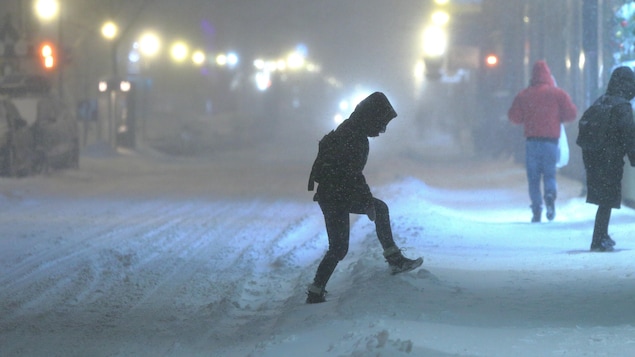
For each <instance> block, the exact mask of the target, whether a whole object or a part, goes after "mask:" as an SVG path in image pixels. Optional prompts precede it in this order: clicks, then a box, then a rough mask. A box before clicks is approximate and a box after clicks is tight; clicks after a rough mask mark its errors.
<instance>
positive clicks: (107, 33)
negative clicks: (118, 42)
mask: <svg viewBox="0 0 635 357" xmlns="http://www.w3.org/2000/svg"><path fill="white" fill-rule="evenodd" d="M118 32H119V28H118V27H117V24H115V23H114V22H112V21H106V22H105V23H104V24H103V25H102V27H101V35H102V36H104V38H105V39H107V40H109V41H112V40H114V39H115V38H116V37H117V34H118Z"/></svg>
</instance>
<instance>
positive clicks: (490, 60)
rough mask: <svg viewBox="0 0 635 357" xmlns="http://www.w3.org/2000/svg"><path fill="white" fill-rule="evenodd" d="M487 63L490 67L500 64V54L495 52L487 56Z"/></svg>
mask: <svg viewBox="0 0 635 357" xmlns="http://www.w3.org/2000/svg"><path fill="white" fill-rule="evenodd" d="M485 64H486V65H487V66H488V67H496V66H497V65H498V56H496V55H494V54H490V55H488V56H487V57H485Z"/></svg>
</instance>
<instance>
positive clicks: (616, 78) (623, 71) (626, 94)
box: [606, 66, 635, 101]
mask: <svg viewBox="0 0 635 357" xmlns="http://www.w3.org/2000/svg"><path fill="white" fill-rule="evenodd" d="M606 94H607V95H613V96H617V97H622V98H624V99H626V100H629V101H630V100H631V99H633V97H635V73H633V70H632V69H631V68H630V67H626V66H622V67H618V68H616V69H615V70H614V71H613V73H612V74H611V79H610V80H609V84H608V86H607V88H606Z"/></svg>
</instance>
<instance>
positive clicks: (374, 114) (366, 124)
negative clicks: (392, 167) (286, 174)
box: [309, 92, 397, 207]
mask: <svg viewBox="0 0 635 357" xmlns="http://www.w3.org/2000/svg"><path fill="white" fill-rule="evenodd" d="M396 116H397V113H396V112H395V110H394V109H393V107H392V105H391V104H390V102H389V101H388V99H387V98H386V96H385V95H384V94H383V93H380V92H375V93H373V94H371V95H370V96H368V97H367V98H366V99H364V100H363V101H361V102H360V103H359V104H358V105H357V107H355V110H354V111H353V113H352V114H351V116H350V117H349V118H348V119H346V120H345V121H344V122H342V124H340V125H339V126H338V127H337V129H335V131H334V132H333V133H332V134H331V135H334V136H335V139H334V140H332V141H331V142H332V145H333V148H331V149H332V152H333V154H332V155H329V157H328V158H327V160H328V161H330V162H328V163H327V165H328V166H329V167H330V170H329V177H327V178H326V179H323V180H321V182H320V181H318V188H317V193H316V195H315V197H314V200H316V201H320V202H329V201H330V202H333V201H335V202H357V203H360V204H361V205H362V206H364V207H367V206H368V205H370V204H371V202H372V199H373V196H372V194H371V191H370V188H369V186H368V184H367V183H366V178H365V177H364V174H363V170H364V167H365V166H366V162H367V160H368V152H369V142H368V137H369V136H371V137H372V136H378V135H379V133H382V132H384V131H385V129H386V125H388V122H390V120H392V119H393V118H395V117H396ZM314 169H315V165H314ZM314 177H316V173H315V172H311V177H310V179H309V181H310V183H309V186H311V182H312V180H313V179H314Z"/></svg>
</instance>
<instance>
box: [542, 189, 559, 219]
mask: <svg viewBox="0 0 635 357" xmlns="http://www.w3.org/2000/svg"><path fill="white" fill-rule="evenodd" d="M555 201H556V196H555V195H554V194H552V193H548V194H546V195H545V206H547V219H548V220H550V221H553V219H554V218H556V203H555Z"/></svg>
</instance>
